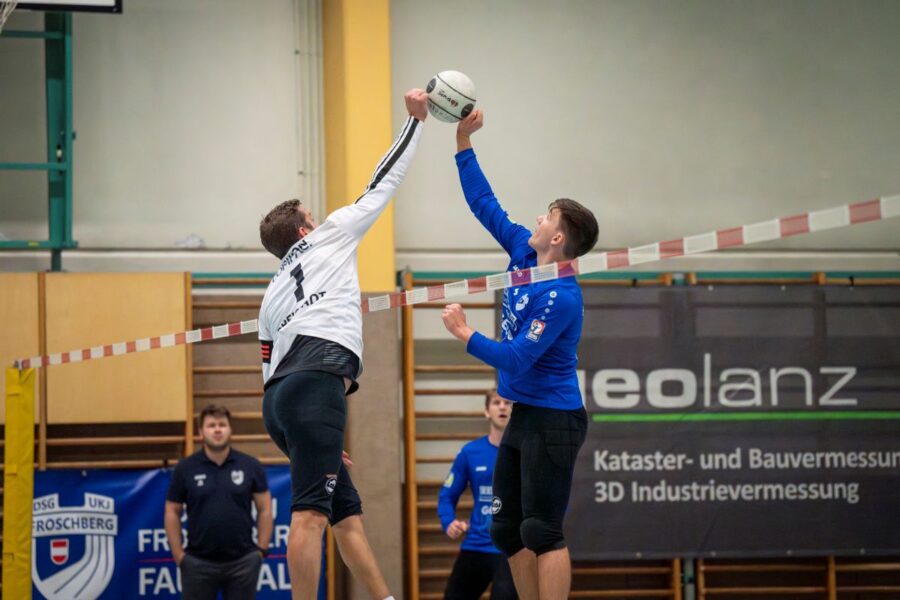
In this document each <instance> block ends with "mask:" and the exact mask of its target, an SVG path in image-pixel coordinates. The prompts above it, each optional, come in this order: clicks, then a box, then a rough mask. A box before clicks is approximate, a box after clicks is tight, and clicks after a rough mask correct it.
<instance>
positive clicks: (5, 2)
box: [0, 0, 18, 32]
mask: <svg viewBox="0 0 900 600" xmlns="http://www.w3.org/2000/svg"><path fill="white" fill-rule="evenodd" d="M17 1H18V0H0V32H2V31H3V24H4V23H6V19H7V17H9V15H10V14H12V11H14V10H15V9H16V2H17Z"/></svg>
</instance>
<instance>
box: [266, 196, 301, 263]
mask: <svg viewBox="0 0 900 600" xmlns="http://www.w3.org/2000/svg"><path fill="white" fill-rule="evenodd" d="M301 227H306V228H309V223H307V222H306V218H305V217H304V216H303V213H302V212H300V201H299V200H297V199H296V198H295V199H293V200H287V201H285V202H282V203H281V204H279V205H278V206H276V207H275V208H273V209H272V210H270V211H269V214H267V215H266V216H265V217H263V220H262V221H260V222H259V239H260V241H261V242H262V245H263V247H264V248H265V249H266V250H268V251H269V252H271V253H272V254H274V255H275V257H276V258H284V255H285V254H287V253H288V250H290V249H291V246H293V245H294V244H296V243H297V240H299V239H300V234H299V233H297V230H298V229H300V228H301Z"/></svg>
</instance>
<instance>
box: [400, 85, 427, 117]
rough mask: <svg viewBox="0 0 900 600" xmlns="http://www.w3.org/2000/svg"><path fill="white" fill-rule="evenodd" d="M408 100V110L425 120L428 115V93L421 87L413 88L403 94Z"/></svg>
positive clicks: (406, 100)
mask: <svg viewBox="0 0 900 600" xmlns="http://www.w3.org/2000/svg"><path fill="white" fill-rule="evenodd" d="M403 100H404V101H405V102H406V111H407V112H408V113H409V114H410V115H411V116H413V117H415V118H416V119H418V120H420V121H424V120H425V117H427V116H428V93H427V92H426V91H425V90H420V89H419V88H413V89H411V90H409V91H408V92H406V93H405V94H404V95H403Z"/></svg>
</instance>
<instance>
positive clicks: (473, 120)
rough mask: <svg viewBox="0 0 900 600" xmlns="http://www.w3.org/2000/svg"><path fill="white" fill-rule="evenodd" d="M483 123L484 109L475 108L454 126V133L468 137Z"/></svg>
mask: <svg viewBox="0 0 900 600" xmlns="http://www.w3.org/2000/svg"><path fill="white" fill-rule="evenodd" d="M482 125H484V111H483V110H481V109H480V108H476V109H475V110H473V111H472V112H471V113H469V116H468V117H466V118H465V119H462V120H461V121H460V122H459V124H458V125H457V126H456V135H457V136H461V135H462V136H465V137H469V136H470V135H472V134H473V133H475V132H476V131H478V130H479V129H481V126H482Z"/></svg>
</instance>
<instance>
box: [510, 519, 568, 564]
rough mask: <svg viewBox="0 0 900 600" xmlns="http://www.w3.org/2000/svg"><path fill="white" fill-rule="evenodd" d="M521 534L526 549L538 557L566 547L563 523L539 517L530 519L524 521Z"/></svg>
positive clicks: (520, 530) (520, 528)
mask: <svg viewBox="0 0 900 600" xmlns="http://www.w3.org/2000/svg"><path fill="white" fill-rule="evenodd" d="M519 532H520V535H521V537H522V543H523V544H524V545H525V547H526V548H528V549H529V550H531V551H532V552H534V553H535V554H536V555H538V556H540V555H541V554H544V553H545V552H550V551H552V550H559V549H561V548H565V547H566V540H565V538H563V532H562V523H561V522H560V523H555V522H551V521H547V520H545V519H541V518H539V517H528V518H527V519H524V520H523V521H522V525H521V526H520V527H519Z"/></svg>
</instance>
